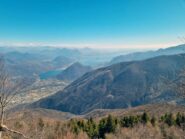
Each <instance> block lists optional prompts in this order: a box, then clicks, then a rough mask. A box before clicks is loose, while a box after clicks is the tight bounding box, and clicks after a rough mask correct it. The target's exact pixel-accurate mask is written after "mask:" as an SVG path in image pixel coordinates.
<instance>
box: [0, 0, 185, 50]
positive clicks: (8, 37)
mask: <svg viewBox="0 0 185 139" xmlns="http://www.w3.org/2000/svg"><path fill="white" fill-rule="evenodd" d="M179 37H180V38H181V39H179ZM182 37H185V0H0V45H3V44H4V45H63V46H73V47H74V46H75V47H79V46H90V47H98V48H99V47H117V48H118V47H121V48H139V47H142V48H143V47H147V48H150V47H166V46H168V45H175V44H180V43H182V42H183V41H182Z"/></svg>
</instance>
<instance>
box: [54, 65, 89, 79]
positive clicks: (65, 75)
mask: <svg viewBox="0 0 185 139" xmlns="http://www.w3.org/2000/svg"><path fill="white" fill-rule="evenodd" d="M91 70H92V68H91V67H90V66H84V65H82V64H80V63H79V62H76V63H74V64H72V65H71V66H69V67H68V68H66V69H65V70H63V71H61V73H59V74H58V75H57V79H59V80H63V81H69V82H71V81H74V80H76V79H77V78H79V77H80V76H82V75H84V74H85V73H87V72H89V71H91Z"/></svg>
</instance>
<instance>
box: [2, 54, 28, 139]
mask: <svg viewBox="0 0 185 139" xmlns="http://www.w3.org/2000/svg"><path fill="white" fill-rule="evenodd" d="M21 85H22V84H21V82H19V83H18V81H17V82H15V81H12V80H11V79H10V77H9V75H8V72H7V70H6V67H5V62H4V59H3V57H0V139H1V138H2V133H3V132H10V133H14V134H17V135H20V136H22V137H24V138H27V137H26V136H25V135H24V134H22V133H21V132H19V131H15V130H12V129H9V128H8V127H7V126H6V125H4V113H5V110H6V109H7V107H8V105H9V104H10V103H11V101H12V100H13V99H14V98H15V96H16V95H17V94H18V93H19V92H20V90H21Z"/></svg>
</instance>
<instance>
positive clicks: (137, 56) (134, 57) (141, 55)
mask: <svg viewBox="0 0 185 139" xmlns="http://www.w3.org/2000/svg"><path fill="white" fill-rule="evenodd" d="M181 53H185V44H183V45H179V46H174V47H169V48H166V49H159V50H157V51H147V52H136V53H130V54H126V55H120V56H117V57H115V58H113V59H112V60H111V62H110V63H109V65H112V64H115V63H120V62H128V61H138V60H144V59H148V58H152V57H156V56H161V55H174V54H181Z"/></svg>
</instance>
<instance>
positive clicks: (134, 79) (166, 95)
mask: <svg viewBox="0 0 185 139" xmlns="http://www.w3.org/2000/svg"><path fill="white" fill-rule="evenodd" d="M184 67H185V54H178V55H172V56H159V57H156V58H151V59H147V60H143V61H132V62H122V63H118V64H115V65H111V66H108V67H105V68H100V69H97V70H94V71H92V72H88V73H86V74H85V75H83V76H82V77H80V78H78V79H77V80H76V81H74V82H73V83H72V84H70V85H69V86H68V87H66V88H65V89H64V90H63V91H59V92H58V93H56V94H54V95H53V96H49V97H47V98H44V99H41V100H39V101H38V102H35V103H33V104H31V105H30V107H34V108H35V107H41V108H49V109H56V110H61V111H65V112H71V113H74V114H83V113H87V112H89V111H92V110H94V109H100V108H101V109H117V108H127V107H134V106H138V105H143V104H149V103H156V102H176V103H184V102H181V101H183V100H182V99H181V97H180V96H177V95H176V94H175V93H176V91H174V90H172V89H168V87H167V86H168V85H167V84H166V82H165V81H164V79H167V80H173V79H176V78H177V76H178V75H179V74H180V72H181V71H182V69H184Z"/></svg>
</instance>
